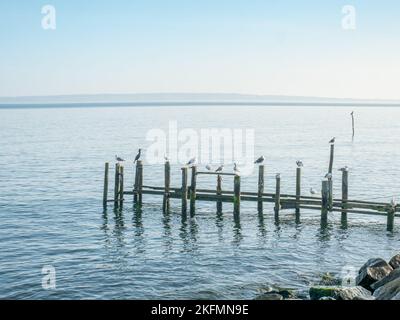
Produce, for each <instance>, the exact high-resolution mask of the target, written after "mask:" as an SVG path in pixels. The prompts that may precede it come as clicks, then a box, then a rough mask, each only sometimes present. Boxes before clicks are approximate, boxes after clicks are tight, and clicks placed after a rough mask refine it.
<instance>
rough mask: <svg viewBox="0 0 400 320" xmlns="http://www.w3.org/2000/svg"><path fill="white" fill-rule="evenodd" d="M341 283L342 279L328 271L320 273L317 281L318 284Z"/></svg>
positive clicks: (337, 284) (334, 284) (336, 284)
mask: <svg viewBox="0 0 400 320" xmlns="http://www.w3.org/2000/svg"><path fill="white" fill-rule="evenodd" d="M341 283H342V279H341V278H340V277H338V276H337V275H335V274H332V273H330V272H327V273H324V274H322V275H321V280H320V282H319V285H320V286H339V285H340V284H341Z"/></svg>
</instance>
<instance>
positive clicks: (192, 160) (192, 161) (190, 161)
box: [186, 157, 196, 166]
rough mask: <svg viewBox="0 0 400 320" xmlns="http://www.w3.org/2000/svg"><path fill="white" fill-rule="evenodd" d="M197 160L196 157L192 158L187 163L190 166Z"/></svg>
mask: <svg viewBox="0 0 400 320" xmlns="http://www.w3.org/2000/svg"><path fill="white" fill-rule="evenodd" d="M195 162H196V157H194V158H192V159H190V160H189V161H188V163H186V165H187V166H190V165H192V164H194V163H195Z"/></svg>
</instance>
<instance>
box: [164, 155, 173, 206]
mask: <svg viewBox="0 0 400 320" xmlns="http://www.w3.org/2000/svg"><path fill="white" fill-rule="evenodd" d="M170 184H171V166H170V164H169V161H166V162H165V164H164V197H163V212H164V213H165V212H168V211H169V192H170Z"/></svg>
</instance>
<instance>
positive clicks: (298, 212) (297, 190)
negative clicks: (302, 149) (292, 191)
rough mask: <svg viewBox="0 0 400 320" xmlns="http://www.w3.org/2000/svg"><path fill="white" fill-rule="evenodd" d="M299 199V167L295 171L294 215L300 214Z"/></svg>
mask: <svg viewBox="0 0 400 320" xmlns="http://www.w3.org/2000/svg"><path fill="white" fill-rule="evenodd" d="M300 197H301V167H297V169H296V215H299V214H300Z"/></svg>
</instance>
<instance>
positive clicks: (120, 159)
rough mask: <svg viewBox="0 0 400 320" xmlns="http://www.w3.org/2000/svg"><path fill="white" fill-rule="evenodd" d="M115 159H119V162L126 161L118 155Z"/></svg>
mask: <svg viewBox="0 0 400 320" xmlns="http://www.w3.org/2000/svg"><path fill="white" fill-rule="evenodd" d="M115 160H117V161H118V162H124V161H125V160H124V159H122V158H120V157H118V156H117V155H115Z"/></svg>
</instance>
